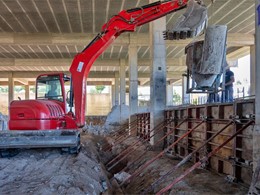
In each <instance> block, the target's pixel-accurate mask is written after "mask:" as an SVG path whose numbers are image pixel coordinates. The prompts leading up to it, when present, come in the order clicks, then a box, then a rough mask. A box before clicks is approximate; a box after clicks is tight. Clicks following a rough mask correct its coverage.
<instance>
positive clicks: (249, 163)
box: [228, 156, 253, 167]
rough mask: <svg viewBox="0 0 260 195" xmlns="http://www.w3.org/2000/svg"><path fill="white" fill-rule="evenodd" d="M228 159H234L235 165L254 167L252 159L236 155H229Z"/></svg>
mask: <svg viewBox="0 0 260 195" xmlns="http://www.w3.org/2000/svg"><path fill="white" fill-rule="evenodd" d="M228 160H231V161H233V162H234V163H235V165H241V166H246V167H253V161H251V160H245V159H243V158H238V157H235V156H229V157H228Z"/></svg>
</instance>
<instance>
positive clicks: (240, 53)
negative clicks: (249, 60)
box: [227, 46, 250, 60]
mask: <svg viewBox="0 0 260 195" xmlns="http://www.w3.org/2000/svg"><path fill="white" fill-rule="evenodd" d="M249 54H250V47H249V46H246V47H241V48H240V49H237V50H235V51H233V52H230V53H229V54H227V60H236V59H238V58H242V57H244V56H246V55H249Z"/></svg>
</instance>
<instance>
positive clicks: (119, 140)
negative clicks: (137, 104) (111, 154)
mask: <svg viewBox="0 0 260 195" xmlns="http://www.w3.org/2000/svg"><path fill="white" fill-rule="evenodd" d="M133 123H134V121H133ZM128 125H129V124H127V125H125V126H128ZM130 125H131V124H130ZM121 129H123V127H122V128H121ZM125 130H126V129H125ZM128 132H129V130H128V131H125V132H124V133H122V135H121V134H120V136H119V138H117V139H116V140H115V144H114V145H117V144H119V143H122V142H123V141H125V140H126V139H127V138H129V137H130V136H131V134H130V135H128V136H126V137H125V135H126V134H128ZM112 147H113V146H111V145H110V144H108V145H107V146H106V147H105V149H104V151H105V152H106V151H108V150H110V149H111V148H112Z"/></svg>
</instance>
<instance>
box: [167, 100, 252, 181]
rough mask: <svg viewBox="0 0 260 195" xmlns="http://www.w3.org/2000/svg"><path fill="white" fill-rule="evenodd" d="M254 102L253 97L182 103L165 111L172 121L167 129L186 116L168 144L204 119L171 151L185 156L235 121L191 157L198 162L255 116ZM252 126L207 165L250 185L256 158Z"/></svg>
mask: <svg viewBox="0 0 260 195" xmlns="http://www.w3.org/2000/svg"><path fill="white" fill-rule="evenodd" d="M254 105H255V103H254V99H250V100H241V101H235V102H233V103H224V104H221V103H219V104H205V105H198V106H193V105H191V106H179V107H173V108H170V109H167V110H165V120H167V121H170V122H169V123H168V125H167V131H168V132H169V131H171V130H172V129H173V128H174V127H175V126H177V125H178V123H180V122H181V121H183V120H184V119H185V118H186V122H184V123H183V124H182V125H181V126H180V127H179V128H177V129H176V130H175V131H174V132H173V133H172V134H171V135H170V136H168V138H167V144H168V145H170V144H172V143H173V142H174V141H176V140H177V139H178V138H179V137H180V136H181V135H183V134H184V133H186V132H187V131H188V130H189V129H191V128H193V127H194V126H196V125H197V124H198V123H199V122H201V121H202V120H203V121H204V123H203V124H202V125H200V126H199V127H198V128H197V129H196V130H195V131H193V132H192V133H191V134H189V135H188V136H187V137H186V138H184V139H183V140H182V141H180V142H179V143H178V144H177V145H176V146H175V147H174V148H173V149H172V151H171V152H172V153H173V154H174V155H176V156H179V157H182V158H183V157H185V156H187V155H188V154H189V153H191V152H192V151H194V150H195V149H197V148H199V147H200V146H201V145H202V144H203V143H204V142H205V141H206V140H207V139H209V138H210V137H211V136H212V135H213V134H214V133H216V132H217V131H219V130H220V129H221V128H223V127H224V126H225V125H227V124H228V123H229V122H230V121H231V120H232V121H234V123H233V124H232V125H230V126H228V127H227V128H226V129H225V130H224V131H223V132H221V133H220V134H219V135H218V136H216V137H215V138H214V139H212V140H211V141H210V142H208V144H207V145H206V147H204V148H203V149H201V150H200V151H199V152H197V153H196V154H195V155H194V156H193V157H192V161H193V162H197V161H198V160H199V159H201V158H202V157H203V156H205V155H206V154H207V153H209V152H210V151H212V150H214V149H215V148H216V147H218V146H219V145H220V144H222V143H223V142H224V141H225V140H227V139H228V138H229V137H230V136H231V135H232V134H234V133H235V132H236V131H237V130H238V129H240V128H241V127H242V126H243V124H244V123H245V122H246V121H248V117H250V116H252V115H254V113H255V109H254ZM252 128H253V127H252V126H250V127H248V128H247V129H245V130H244V131H243V132H242V133H241V134H239V135H238V136H237V137H235V138H234V139H233V140H232V141H230V142H229V143H228V144H226V145H225V146H224V147H223V148H222V149H221V150H220V151H219V152H217V153H216V154H215V155H214V156H213V157H211V158H210V159H209V161H208V163H207V164H206V166H207V167H208V168H209V169H211V170H214V171H216V172H218V173H222V174H226V175H229V176H231V177H229V178H231V179H236V180H238V181H242V182H244V183H246V184H250V182H251V178H252V159H253V157H252V149H253V140H252V133H253V131H252Z"/></svg>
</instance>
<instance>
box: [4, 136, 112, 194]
mask: <svg viewBox="0 0 260 195" xmlns="http://www.w3.org/2000/svg"><path fill="white" fill-rule="evenodd" d="M0 170H1V172H0V194H1V195H2V194H15V195H17V194H19V195H22V194H46V195H47V194H48V195H50V194H77V195H80V194H85V195H86V194H91V195H92V194H100V193H101V192H103V191H104V190H105V189H106V187H107V183H106V181H107V178H106V175H105V174H104V171H103V169H102V165H101V164H100V163H99V158H98V154H97V153H96V151H95V147H94V145H93V143H92V141H91V137H89V136H88V135H85V136H82V150H81V152H80V153H79V154H78V155H71V154H61V152H60V150H58V149H37V150H36V149H34V150H32V149H31V150H23V151H21V152H20V153H19V154H18V155H16V156H14V157H11V158H1V159H0Z"/></svg>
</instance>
